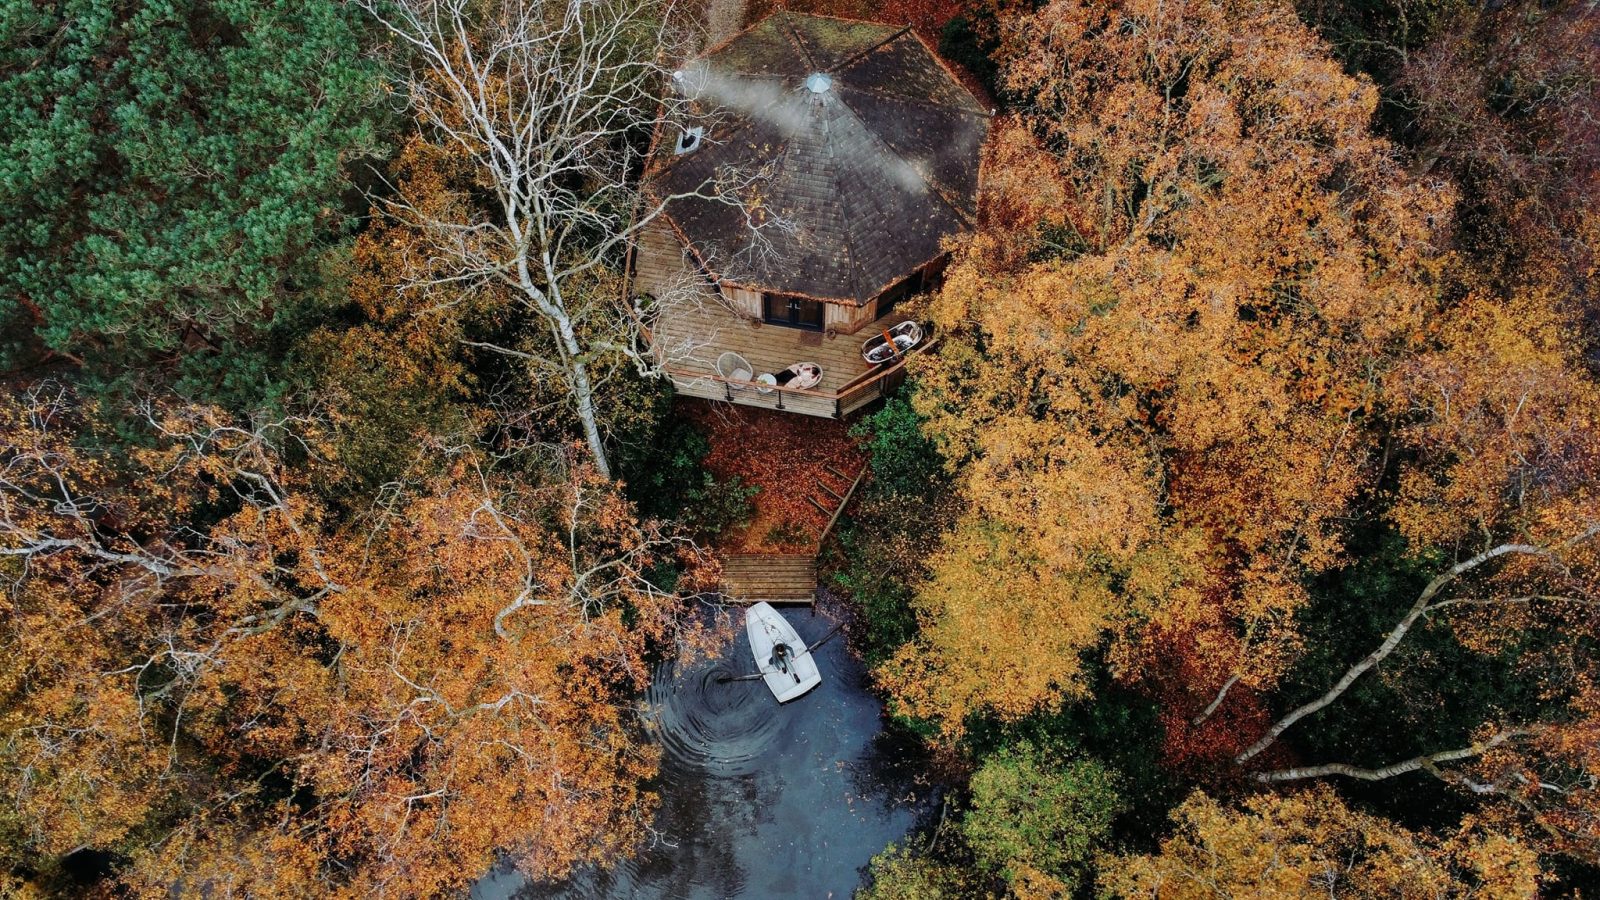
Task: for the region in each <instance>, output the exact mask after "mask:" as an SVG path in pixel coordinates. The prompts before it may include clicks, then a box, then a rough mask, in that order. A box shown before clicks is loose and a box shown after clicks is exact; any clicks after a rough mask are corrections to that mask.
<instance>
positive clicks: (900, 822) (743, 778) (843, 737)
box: [472, 603, 932, 900]
mask: <svg viewBox="0 0 1600 900" xmlns="http://www.w3.org/2000/svg"><path fill="white" fill-rule="evenodd" d="M828 609H829V605H828V604H827V603H824V604H823V605H822V606H820V607H819V609H818V614H817V615H815V616H813V615H812V614H811V612H810V610H807V609H804V608H794V609H785V610H783V613H784V615H785V617H787V618H788V620H789V622H790V624H792V625H794V626H795V630H796V631H798V632H800V636H801V637H802V638H804V639H805V640H806V641H807V642H808V643H809V642H810V641H814V640H816V639H818V638H820V637H822V636H823V635H824V634H826V633H827V631H828V629H829V628H830V627H832V624H833V621H834V620H833V619H832V618H831V616H830V615H829V613H828ZM739 631H740V633H739V636H738V638H737V640H735V641H734V642H733V643H732V644H731V645H730V646H729V647H728V648H727V649H726V650H725V651H724V653H723V654H722V656H721V657H720V658H718V659H713V660H707V661H704V662H701V663H700V664H698V665H695V666H693V667H691V668H689V669H687V670H684V671H678V670H677V668H676V667H675V666H674V665H673V664H671V663H669V664H667V665H664V666H662V667H661V669H660V670H658V671H657V672H656V673H655V678H654V680H653V681H652V683H651V685H650V688H649V690H648V692H647V693H646V700H647V701H648V705H649V709H650V714H651V717H652V719H653V725H654V729H653V730H654V731H655V732H656V735H657V737H658V739H659V740H660V742H661V748H662V761H661V776H660V781H659V783H658V785H657V786H656V787H657V790H658V791H659V793H660V794H661V809H660V812H659V813H658V815H657V817H656V822H655V824H654V827H655V829H656V831H657V832H658V833H659V834H660V837H659V838H658V839H657V841H656V842H655V843H653V844H650V845H647V846H645V847H643V848H641V849H640V851H639V852H638V854H637V855H636V856H634V857H632V858H630V859H625V860H618V861H617V864H616V865H614V866H612V867H610V868H609V869H604V870H600V869H593V870H585V871H582V872H579V873H577V874H576V875H575V876H574V877H573V878H571V879H569V880H567V881H564V882H561V883H559V884H529V883H528V882H526V881H525V880H524V879H523V878H521V877H520V876H519V875H518V874H517V873H516V872H515V871H513V870H511V869H510V867H506V868H505V869H502V870H497V871H495V872H493V873H491V874H489V875H488V876H486V877H485V878H484V879H483V880H481V881H479V882H478V883H477V884H476V885H475V886H474V887H473V891H472V896H473V897H474V898H478V900H505V898H513V897H515V898H579V897H594V898H602V897H603V898H633V897H641V898H724V897H750V898H763V900H765V898H772V900H780V898H787V897H797V898H798V897H806V898H811V897H848V896H850V893H851V892H852V891H853V890H854V889H855V888H856V886H857V885H858V884H859V883H860V880H861V874H862V871H863V869H864V867H865V866H866V864H867V861H868V860H869V859H871V858H872V855H873V854H874V853H877V852H878V851H879V850H881V849H883V847H884V846H885V845H887V844H889V843H890V842H892V841H898V840H901V839H902V838H903V837H904V836H905V835H906V834H907V832H909V831H911V830H912V828H913V827H915V826H916V825H917V824H918V823H919V821H922V820H924V819H926V818H927V814H928V812H929V810H930V809H931V807H932V804H931V803H930V802H929V800H930V795H931V791H932V789H931V788H930V787H928V786H926V785H925V784H924V783H923V781H922V778H921V771H922V769H921V767H920V764H919V763H918V762H917V761H913V760H912V759H911V757H912V756H914V755H915V753H916V750H915V747H914V746H903V745H901V744H899V742H894V741H887V740H886V739H885V738H884V736H882V735H880V731H881V727H882V721H881V708H880V706H879V704H878V702H877V700H876V698H874V697H873V696H872V695H871V694H870V693H868V691H867V689H866V677H865V673H864V672H863V671H862V668H861V664H860V663H859V662H857V661H856V659H855V658H854V657H853V656H851V655H850V653H849V652H848V650H847V649H846V647H845V644H844V641H843V640H842V639H835V640H833V641H831V642H829V643H828V644H826V645H824V646H823V647H822V648H821V649H819V650H818V651H817V663H818V665H819V666H820V667H821V669H822V684H821V685H820V686H818V687H817V688H816V689H815V690H813V691H812V692H811V693H809V694H807V695H806V696H804V697H801V698H800V699H798V700H794V701H791V702H789V703H786V704H783V705H782V706H780V705H779V704H778V702H777V701H776V700H774V699H773V697H772V692H771V691H769V690H768V689H767V687H766V685H765V684H763V683H762V682H760V681H732V682H728V681H720V680H719V678H725V677H727V676H731V675H744V674H748V673H751V672H753V671H755V663H754V661H753V660H752V659H751V656H750V645H749V643H748V641H747V640H746V638H745V637H744V634H743V629H742V628H741V629H739Z"/></svg>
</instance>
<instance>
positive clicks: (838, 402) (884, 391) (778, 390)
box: [666, 337, 938, 419]
mask: <svg viewBox="0 0 1600 900" xmlns="http://www.w3.org/2000/svg"><path fill="white" fill-rule="evenodd" d="M937 343H938V338H937V337H935V338H934V339H932V340H928V341H924V342H922V343H921V344H918V345H917V346H915V347H913V348H911V349H910V350H907V351H906V352H904V353H901V354H900V355H899V356H898V357H896V358H895V360H894V362H892V363H889V364H888V365H880V366H876V367H874V368H872V369H868V370H867V371H865V372H862V373H861V374H860V375H857V376H856V377H855V378H852V379H851V380H849V381H847V382H845V383H844V384H843V385H840V386H839V387H838V388H837V389H836V390H831V391H819V390H815V389H811V388H787V387H783V386H781V385H767V384H760V383H759V382H755V381H735V380H733V379H731V378H725V377H723V376H721V375H718V374H716V373H715V372H696V371H691V370H688V369H682V368H677V367H674V366H667V367H666V372H667V374H668V375H670V376H672V378H673V380H675V381H676V380H678V379H682V380H684V381H691V382H693V381H698V382H705V383H710V384H716V385H718V386H720V387H721V389H722V395H723V397H722V398H723V399H724V400H726V401H727V402H729V403H743V404H745V405H747V406H764V407H768V408H771V409H781V410H786V411H792V412H798V413H806V414H808V415H824V416H831V417H832V418H835V419H842V418H844V417H845V416H847V415H849V414H851V413H853V412H855V411H856V410H858V409H861V408H862V407H863V406H866V405H867V404H869V403H871V402H872V401H874V400H876V399H878V398H879V397H883V396H886V395H888V394H890V393H892V392H893V391H894V389H895V388H897V387H899V386H900V385H901V384H904V383H905V380H906V360H908V359H909V358H910V357H911V356H913V355H915V354H918V353H923V352H926V351H928V350H931V349H932V348H933V347H934V346H935V345H936V344H937Z"/></svg>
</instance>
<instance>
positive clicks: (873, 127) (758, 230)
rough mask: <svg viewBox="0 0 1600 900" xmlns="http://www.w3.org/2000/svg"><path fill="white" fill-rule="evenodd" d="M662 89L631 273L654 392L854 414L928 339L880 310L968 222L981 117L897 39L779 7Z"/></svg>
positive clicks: (957, 87) (913, 48)
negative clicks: (653, 366) (657, 209)
mask: <svg viewBox="0 0 1600 900" xmlns="http://www.w3.org/2000/svg"><path fill="white" fill-rule="evenodd" d="M674 82H675V83H676V89H677V90H679V91H681V92H682V93H683V95H684V96H685V97H687V98H688V99H689V101H690V108H691V110H692V114H691V116H690V117H689V119H688V120H687V121H686V122H685V123H684V124H683V125H682V126H681V127H680V126H673V127H672V128H670V129H664V130H663V132H662V133H658V134H657V137H656V149H655V152H654V154H653V155H652V160H651V164H650V168H649V170H648V172H647V174H646V176H645V189H646V192H647V194H648V195H649V196H652V197H654V198H656V199H657V200H658V201H659V200H662V199H665V200H666V201H667V202H666V204H665V206H664V208H663V211H662V214H661V215H660V216H658V217H657V218H656V219H655V220H653V221H652V222H650V223H649V224H648V225H647V227H646V228H645V229H644V230H643V232H642V233H641V235H640V238H639V240H638V242H637V244H636V246H635V248H634V251H635V253H634V282H633V290H634V292H635V294H636V295H641V296H644V297H646V298H647V302H653V303H655V304H657V305H658V307H659V308H658V309H657V310H656V314H655V315H654V316H652V322H653V331H652V334H651V341H652V344H653V346H654V348H655V352H656V354H657V356H658V358H659V359H660V361H661V362H662V364H663V365H664V366H665V367H666V368H667V370H668V372H669V373H670V375H671V377H672V380H673V383H674V385H676V387H677V389H678V391H679V392H680V393H683V394H687V395H689V396H694V397H702V398H706V399H713V400H726V401H729V402H733V403H742V404H746V405H752V406H764V407H769V408H776V409H784V410H789V411H792V412H797V413H803V414H807V415H816V416H830V417H842V416H844V415H846V414H848V413H850V412H853V411H855V410H856V409H859V408H861V407H862V406H865V405H867V404H868V403H870V402H871V401H872V400H874V399H876V398H877V397H878V396H880V395H881V394H882V393H883V392H885V391H886V390H887V389H888V388H890V387H892V386H893V385H894V383H897V381H898V379H899V378H901V377H903V373H902V372H901V368H902V366H903V363H904V360H905V357H906V355H907V354H908V353H914V352H917V351H919V350H921V349H924V348H926V347H927V346H928V345H929V344H930V343H931V339H932V336H931V335H928V334H926V333H924V331H923V329H922V328H921V327H920V326H918V325H917V324H916V323H909V322H907V319H908V317H907V316H906V315H905V314H904V313H902V312H900V311H898V310H897V309H896V304H897V303H899V302H900V301H901V300H904V299H905V298H907V297H910V296H912V295H914V294H917V293H920V292H922V291H924V290H926V289H927V288H929V287H931V286H932V285H933V284H934V283H935V281H936V280H937V279H938V277H939V275H940V273H941V270H942V268H943V266H944V262H945V251H944V246H943V243H944V241H945V239H946V238H948V237H951V236H952V235H955V234H957V233H958V232H960V231H962V230H963V229H965V228H967V227H968V226H970V224H971V223H972V221H973V217H974V215H975V214H976V195H977V189H978V161H979V151H980V148H981V146H982V144H983V141H984V138H985V136H986V135H987V132H988V115H989V114H988V112H987V111H986V110H985V109H984V107H983V106H982V105H980V104H979V102H978V100H977V99H976V98H975V97H974V96H973V95H972V94H971V93H970V92H969V91H968V90H967V89H966V88H965V87H963V86H962V84H961V82H960V81H958V80H957V79H956V78H955V77H954V76H953V75H952V73H951V72H950V70H949V69H947V68H946V67H945V65H944V64H943V63H942V62H941V61H940V60H939V58H938V57H937V56H936V55H935V54H934V52H933V51H932V49H930V48H929V47H928V45H927V44H926V43H924V42H923V41H922V40H921V39H920V38H918V37H917V36H916V35H915V34H913V33H912V32H911V31H910V30H908V29H905V28H897V27H894V26H888V25H879V24H875V23H870V22H858V21H850V20H844V19H833V18H825V17H820V16H808V15H799V14H795V13H788V12H779V13H774V14H773V15H771V16H768V17H767V18H765V19H762V20H761V21H760V22H758V23H757V24H755V25H753V26H751V27H750V28H748V29H746V30H745V31H743V32H740V33H739V34H737V35H735V36H734V37H733V38H731V39H730V40H728V41H727V42H725V43H723V44H721V45H720V46H718V47H715V48H713V49H712V50H710V51H708V52H707V53H706V54H705V55H704V56H702V57H700V58H699V59H697V60H694V61H693V62H691V63H689V64H687V65H685V66H684V67H683V68H682V69H681V70H680V71H678V72H677V73H675V75H674ZM669 132H670V133H669ZM868 344H870V345H871V346H864V345H868ZM869 358H870V361H869Z"/></svg>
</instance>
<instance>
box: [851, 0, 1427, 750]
mask: <svg viewBox="0 0 1600 900" xmlns="http://www.w3.org/2000/svg"><path fill="white" fill-rule="evenodd" d="M1001 36H1002V38H1003V40H1002V46H1001V50H1000V61H1001V63H1002V71H1003V75H1004V81H1005V86H1006V88H1007V89H1008V90H1009V91H1010V92H1011V93H1012V94H1013V95H1014V96H1015V97H1016V98H1017V99H1018V101H1019V102H1018V107H1019V110H1020V112H1019V115H1018V118H1017V121H1016V122H1014V123H1011V124H1010V125H1008V126H1006V127H1001V128H997V129H996V132H997V136H996V138H995V140H994V141H993V142H992V146H991V148H990V158H989V160H988V164H987V167H986V176H987V177H986V186H985V194H984V196H983V198H982V205H981V206H982V219H981V221H980V227H979V231H978V234H977V235H976V236H975V237H974V238H973V239H972V240H971V241H970V243H969V244H968V245H966V246H964V247H963V248H961V249H960V251H959V252H958V255H957V258H956V260H955V262H954V264H953V266H952V269H951V271H950V275H949V278H948V280H947V283H946V285H945V287H944V289H943V291H942V292H941V293H940V294H939V295H938V297H937V298H936V299H935V300H934V301H933V302H932V304H931V306H930V308H929V311H928V315H929V317H930V318H931V319H932V320H933V323H934V325H935V326H936V327H937V328H938V329H939V330H940V331H941V332H942V333H943V334H944V335H945V340H944V342H943V345H942V349H941V351H940V352H939V353H938V354H937V355H935V356H934V357H932V358H931V359H928V360H927V361H925V363H924V364H922V365H921V366H919V368H918V370H917V374H918V378H919V389H918V392H917V395H916V397H917V401H916V402H917V404H918V408H919V411H920V412H921V413H922V414H923V415H925V416H926V417H927V419H928V426H927V427H928V430H929V431H930V433H931V434H932V435H933V436H935V437H936V438H937V439H938V440H939V441H940V442H941V445H942V447H943V449H944V451H945V453H946V454H947V456H949V457H950V458H951V459H952V460H953V461H954V462H955V463H956V464H957V465H959V466H960V467H961V469H962V473H963V475H962V478H963V482H962V491H963V497H964V500H965V503H966V513H965V518H964V520H963V522H962V523H961V525H960V526H959V527H957V528H956V529H955V531H954V533H953V535H952V536H951V538H950V540H949V542H948V543H947V546H946V548H945V550H944V551H943V555H942V556H941V558H940V559H939V560H938V561H936V562H935V564H934V566H933V577H932V579H931V580H930V582H929V584H928V585H927V587H926V588H925V589H924V590H923V591H922V592H921V594H920V597H919V600H918V603H919V606H920V613H921V616H922V620H923V625H924V628H923V635H922V637H921V639H920V640H919V641H918V643H916V644H915V645H913V646H909V647H907V648H906V649H905V651H904V652H903V653H902V655H901V657H900V658H899V659H897V660H895V661H894V663H893V664H891V665H890V666H888V667H887V668H886V669H885V670H884V672H883V678H884V681H885V683H886V684H887V685H888V686H889V688H890V689H891V690H892V691H893V693H894V694H895V696H896V698H897V700H898V701H899V702H900V703H901V705H902V708H903V709H904V710H905V711H907V712H910V713H912V714H914V715H918V716H922V717H926V718H930V719H935V720H938V721H939V722H940V723H941V724H942V725H943V726H944V728H945V729H946V730H947V731H948V732H951V733H953V732H957V731H959V730H960V722H961V720H962V718H964V717H965V716H966V715H968V714H969V713H971V712H973V711H975V710H989V711H993V712H997V713H999V714H1002V715H1005V716H1015V715H1019V714H1022V713H1025V712H1028V711H1030V710H1033V709H1038V708H1041V707H1048V706H1050V705H1052V704H1054V703H1057V702H1059V701H1060V700H1061V699H1063V698H1064V697H1066V696H1071V695H1072V694H1073V693H1074V691H1075V690H1077V689H1078V687H1077V686H1078V679H1079V670H1080V664H1079V657H1080V655H1081V654H1082V652H1083V651H1085V650H1087V649H1090V648H1092V647H1094V646H1096V644H1098V643H1099V641H1100V639H1101V637H1102V635H1103V634H1104V633H1105V632H1106V631H1108V630H1109V631H1112V632H1114V633H1115V634H1116V635H1117V636H1118V640H1117V642H1116V645H1115V648H1114V659H1115V661H1116V663H1117V665H1118V667H1119V668H1120V670H1121V671H1122V672H1123V673H1124V674H1125V675H1129V676H1132V677H1150V678H1152V679H1166V681H1167V683H1168V687H1170V688H1171V689H1172V690H1175V691H1177V692H1178V693H1180V694H1183V695H1185V699H1184V703H1187V704H1189V705H1190V706H1191V708H1190V709H1189V712H1188V714H1189V715H1193V714H1194V713H1196V712H1198V711H1200V708H1202V707H1205V706H1206V705H1207V701H1209V700H1212V699H1213V698H1215V697H1217V696H1220V693H1221V692H1225V691H1226V690H1228V689H1229V688H1232V687H1233V686H1235V685H1236V684H1238V683H1241V682H1242V683H1243V684H1245V685H1248V686H1251V687H1261V686H1265V685H1269V684H1271V683H1272V682H1273V681H1274V679H1276V678H1277V677H1278V676H1279V675H1280V674H1281V673H1282V672H1283V671H1284V669H1285V666H1286V665H1287V663H1288V662H1289V661H1290V660H1292V659H1293V658H1294V656H1295V654H1296V651H1297V640H1298V638H1297V633H1296V628H1295V616H1296V612H1297V610H1299V609H1300V607H1301V606H1302V605H1303V604H1304V602H1305V591H1304V589H1303V587H1302V583H1303V579H1304V577H1305V576H1306V575H1307V574H1309V573H1316V572H1319V571H1324V570H1326V569H1328V568H1329V567H1331V566H1333V565H1335V564H1336V563H1338V562H1339V560H1340V558H1341V549H1342V535H1341V533H1340V517H1341V516H1342V515H1343V514H1345V512H1346V511H1347V510H1348V508H1349V506H1350V504H1351V503H1352V501H1353V500H1354V499H1355V498H1356V497H1357V496H1358V494H1359V493H1360V492H1361V491H1362V490H1363V488H1364V487H1367V486H1368V485H1369V484H1370V483H1371V481H1372V468H1371V466H1369V461H1370V460H1371V459H1372V458H1373V457H1374V456H1376V455H1378V446H1377V443H1378V442H1377V439H1376V437H1375V434H1374V429H1373V428H1372V418H1373V414H1374V410H1375V408H1376V407H1377V406H1378V404H1379V403H1380V402H1381V399H1382V394H1383V387H1384V383H1385V381H1384V379H1385V373H1386V372H1388V371H1389V370H1390V369H1391V368H1392V367H1393V366H1394V364H1395V360H1396V359H1397V357H1398V356H1399V355H1401V354H1402V353H1403V352H1404V350H1405V348H1407V347H1408V346H1410V345H1411V344H1412V343H1413V342H1414V341H1415V340H1416V339H1417V337H1418V335H1419V333H1420V331H1421V328H1422V325H1423V322H1424V319H1425V315H1426V313H1427V312H1428V310H1429V309H1430V304H1431V302H1432V301H1433V293H1432V290H1431V285H1430V279H1431V278H1432V276H1433V273H1434V272H1435V270H1436V259H1435V257H1436V254H1435V252H1434V249H1433V246H1432V244H1431V243H1430V241H1431V239H1432V235H1433V234H1434V230H1435V229H1436V228H1438V227H1440V226H1442V225H1443V223H1444V219H1445V217H1446V212H1447V210H1448V208H1449V195H1448V191H1444V190H1442V189H1440V188H1439V186H1436V185H1428V184H1419V183H1415V182H1413V181H1412V180H1410V179H1409V178H1408V177H1407V176H1406V174H1405V173H1404V172H1403V171H1402V169H1401V167H1400V166H1399V165H1398V163H1397V162H1396V160H1395V157H1394V154H1393V153H1392V151H1391V148H1390V147H1389V146H1388V145H1387V144H1386V143H1384V142H1383V141H1381V140H1379V139H1377V138H1375V137H1374V136H1373V134H1372V132H1371V128H1370V123H1371V119H1372V116H1373V112H1374V110H1375V108H1376V103H1377V96H1376V92H1375V90H1374V89H1373V87H1372V86H1371V85H1370V84H1369V83H1366V82H1364V81H1362V80H1360V79H1357V78H1353V77H1351V76H1349V75H1347V74H1345V73H1344V72H1343V71H1342V70H1341V69H1340V67H1339V65H1338V63H1337V62H1335V61H1334V60H1333V59H1332V58H1330V57H1329V55H1328V54H1327V53H1326V52H1325V50H1324V48H1323V47H1322V45H1321V44H1320V43H1319V42H1318V40H1317V39H1316V38H1315V37H1314V36H1313V35H1312V34H1311V33H1310V32H1309V31H1308V30H1307V29H1306V28H1305V27H1304V26H1303V25H1302V24H1301V23H1300V22H1299V21H1298V20H1297V19H1296V17H1295V15H1294V13H1293V11H1292V10H1291V9H1290V8H1289V7H1288V6H1286V5H1283V4H1278V3H1272V2H1262V0H1181V2H1178V3H1170V2H1156V0H1119V2H1114V3H1109V4H1105V3H1088V2H1083V0H1056V2H1053V3H1050V4H1048V5H1047V6H1045V7H1043V8H1042V9H1040V10H1038V11H1037V12H1032V13H1029V14H1026V15H1016V16H1013V17H1010V18H1003V19H1002V25H1001ZM1025 186H1026V187H1027V188H1028V189H1027V190H1026V191H1024V190H1023V189H1024V187H1025ZM1019 198H1021V199H1019ZM998 559H1005V560H1011V561H1015V562H1016V563H1017V564H1016V565H1011V564H1006V565H997V564H995V562H994V561H995V560H998ZM974 570H979V571H981V572H982V574H981V575H973V574H970V573H971V572H972V571H974ZM1044 632H1048V633H1044ZM1002 643H1003V644H1004V647H1005V649H1006V651H1007V652H1006V653H1004V654H1002V653H1000V652H996V651H997V650H998V649H999V648H1000V647H1001V645H1002ZM1013 651H1014V652H1013ZM1173 684H1176V685H1177V686H1176V687H1171V686H1172V685H1173Z"/></svg>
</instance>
